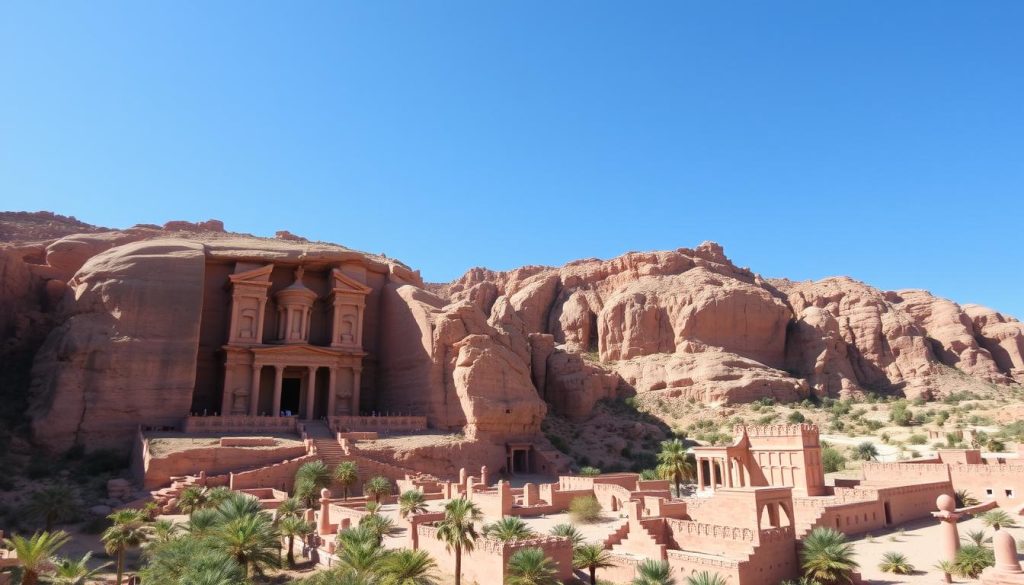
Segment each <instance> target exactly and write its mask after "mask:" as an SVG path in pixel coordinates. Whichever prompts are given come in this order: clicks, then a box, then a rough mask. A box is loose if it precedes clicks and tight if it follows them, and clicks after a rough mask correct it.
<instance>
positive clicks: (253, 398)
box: [249, 364, 263, 416]
mask: <svg viewBox="0 0 1024 585" xmlns="http://www.w3.org/2000/svg"><path fill="white" fill-rule="evenodd" d="M262 371H263V366H262V365H259V364H254V365H253V366H252V384H251V385H250V386H249V416H256V415H258V414H259V408H260V373H261V372H262Z"/></svg>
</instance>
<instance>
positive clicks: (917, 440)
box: [907, 433, 928, 445]
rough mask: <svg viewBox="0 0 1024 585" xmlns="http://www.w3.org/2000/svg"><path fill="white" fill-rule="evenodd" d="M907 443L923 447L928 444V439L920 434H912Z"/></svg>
mask: <svg viewBox="0 0 1024 585" xmlns="http://www.w3.org/2000/svg"><path fill="white" fill-rule="evenodd" d="M907 442H908V443H910V444H911V445H924V444H925V443H927V442H928V437H926V436H925V435H922V434H920V433H914V434H913V435H910V437H909V438H908V439H907Z"/></svg>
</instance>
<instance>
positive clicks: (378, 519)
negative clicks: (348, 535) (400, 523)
mask: <svg viewBox="0 0 1024 585" xmlns="http://www.w3.org/2000/svg"><path fill="white" fill-rule="evenodd" d="M359 526H360V527H363V528H366V529H367V530H369V531H370V532H371V533H373V534H374V536H376V537H377V546H380V545H381V544H383V543H384V537H385V536H388V535H392V534H395V533H397V532H398V527H396V526H395V521H394V520H392V519H391V518H389V517H387V516H381V515H380V514H370V515H368V516H363V517H362V518H361V519H360V520H359Z"/></svg>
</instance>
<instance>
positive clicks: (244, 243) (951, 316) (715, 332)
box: [0, 213, 1024, 461]
mask: <svg viewBox="0 0 1024 585" xmlns="http://www.w3.org/2000/svg"><path fill="white" fill-rule="evenodd" d="M300 261H303V262H307V261H313V262H321V263H328V264H329V263H332V262H355V263H358V264H360V265H361V266H364V268H365V269H366V270H367V274H368V275H369V276H368V277H369V278H370V279H371V281H372V282H370V281H368V282H370V285H371V286H372V287H373V289H374V293H373V294H372V295H371V296H370V299H369V305H368V309H367V310H368V316H367V319H368V321H367V322H368V323H369V324H371V326H369V327H368V328H367V330H366V331H367V332H366V333H365V334H364V336H365V337H366V338H365V339H364V343H365V346H366V347H367V348H368V351H370V354H371V358H370V360H371V361H370V364H368V369H367V372H366V376H365V379H366V380H367V382H366V384H368V385H369V386H368V387H369V388H372V390H373V392H372V396H373V397H374V398H373V399H374V400H376V401H377V402H376V404H375V405H374V406H379V407H381V408H386V409H388V410H391V411H400V412H416V413H422V414H425V415H427V416H428V417H429V419H430V420H431V423H432V424H433V425H434V426H435V428H438V429H445V430H456V429H458V430H461V431H464V434H465V437H467V439H469V440H470V441H473V442H475V444H476V445H477V447H475V448H476V452H477V453H478V454H479V456H480V457H481V458H482V459H485V460H490V459H496V460H498V461H502V460H503V457H504V442H505V441H506V440H508V439H509V438H510V437H516V438H517V439H516V440H532V441H538V442H540V441H542V439H541V438H538V436H539V433H540V429H541V424H542V421H544V420H545V419H546V418H550V417H548V414H549V413H551V412H554V413H555V414H559V415H561V416H562V417H564V418H565V419H569V420H573V421H582V420H586V419H588V418H589V417H591V416H592V413H593V412H594V405H595V404H596V403H597V402H598V401H599V400H601V399H602V398H615V397H626V396H630V395H632V394H634V393H650V394H653V395H657V396H658V397H660V398H664V399H671V398H682V399H693V400H695V401H699V402H702V403H708V404H723V403H738V402H750V401H754V400H757V399H760V398H765V397H772V398H775V399H776V400H779V401H791V400H798V399H803V398H805V397H807V396H808V395H809V394H811V393H814V394H817V395H821V396H826V395H827V396H841V395H849V394H855V393H863V392H866V391H873V392H894V393H905V394H907V395H909V396H913V397H917V396H921V397H925V398H928V397H932V396H938V395H942V394H944V393H946V392H948V391H950V390H952V389H956V388H955V387H954V386H953V385H952V384H962V383H963V380H964V379H965V376H967V377H969V378H970V379H971V381H972V383H978V384H986V385H993V384H994V385H1016V384H1017V383H1018V382H1019V381H1021V380H1024V326H1022V324H1021V323H1020V322H1018V321H1017V320H1015V319H1012V318H1010V317H1005V316H1003V315H1000V314H999V313H997V312H995V311H993V310H990V309H986V308H983V307H978V306H973V305H965V306H960V305H957V304H956V303H954V302H951V301H948V300H945V299H940V298H936V297H934V296H932V295H930V294H928V293H927V292H923V291H897V292H883V291H880V290H877V289H874V288H872V287H870V286H868V285H865V284H862V283H859V282H856V281H853V280H851V279H848V278H830V279H825V280H822V281H819V282H801V283H794V282H790V281H785V280H766V279H763V278H761V277H760V276H758V275H757V274H755V273H753V272H751V271H749V270H747V269H743V268H739V267H737V266H735V265H734V264H733V263H732V262H731V261H730V260H729V259H728V258H727V257H726V256H725V254H724V252H723V250H722V248H721V247H720V246H718V245H717V244H712V243H705V244H702V245H700V246H698V247H697V248H695V249H692V250H691V249H679V250H675V251H668V252H649V253H630V254H626V255H623V256H620V257H618V258H614V259H611V260H596V259H590V260H580V261H576V262H572V263H570V264H567V265H565V266H563V267H561V268H551V267H539V266H529V267H524V268H520V269H517V270H512V271H508V272H493V271H489V270H485V269H479V268H478V269H473V270H470V271H469V272H467V273H466V274H465V275H464V276H463V277H462V278H460V279H458V280H456V281H454V282H452V283H449V284H446V285H431V286H425V285H424V284H423V283H422V281H421V280H420V278H419V275H418V274H417V273H416V272H414V271H412V270H411V269H410V268H409V267H407V266H405V265H404V264H402V263H400V262H397V261H395V260H391V259H388V258H384V257H382V256H375V255H372V254H365V253H362V252H357V251H354V250H350V249H348V248H344V247H342V246H338V245H335V244H327V243H314V242H308V241H306V240H304V239H302V238H300V237H298V236H294V235H292V234H289V233H286V232H279V233H278V234H277V237H275V238H257V237H254V236H249V235H246V234H234V233H229V232H227V231H225V229H224V226H223V224H222V223H221V222H219V221H215V220H211V221H209V222H203V223H188V222H169V223H167V224H165V225H163V226H155V225H138V226H134V227H132V228H129V229H124V230H110V229H105V228H98V227H95V226H90V225H88V224H84V223H82V222H79V221H78V220H75V219H74V218H67V217H62V216H58V215H54V214H51V213H35V214H26V213H0V332H2V335H3V337H2V340H3V341H2V344H0V363H2V364H4V367H3V368H0V404H2V405H3V409H0V415H2V416H3V417H4V419H5V420H6V421H7V422H8V423H10V424H7V425H0V428H12V427H14V426H15V425H17V424H22V423H24V422H25V421H24V420H23V419H24V415H25V413H26V412H30V413H31V414H32V415H33V417H34V428H33V430H34V433H35V436H36V438H37V439H40V440H42V441H43V442H45V443H47V444H48V445H51V446H55V447H60V448H66V447H67V446H69V445H70V444H72V443H74V442H77V441H79V440H80V439H83V438H88V439H90V440H95V441H100V442H103V441H106V442H107V444H118V441H122V440H123V435H124V433H125V432H128V431H130V429H133V428H134V427H135V425H136V424H139V422H143V423H150V424H166V422H165V419H167V420H171V419H173V418H174V417H178V416H184V414H187V412H188V409H189V407H190V401H192V400H194V397H193V395H192V392H193V388H192V384H193V383H194V379H195V372H196V367H197V365H196V361H195V347H196V344H198V343H199V340H198V337H199V321H200V315H201V313H202V312H203V310H204V309H203V305H202V298H203V292H202V289H203V287H204V286H205V285H204V278H205V277H204V276H203V274H204V270H210V268H204V266H207V267H209V266H212V265H214V264H218V263H219V264H229V263H234V262H262V263H266V262H274V263H279V264H280V263H283V264H295V263H297V262H300ZM211 263H213V264H211ZM225 274H226V273H225ZM224 278H226V276H224ZM169 333H171V334H169ZM175 356H179V357H175ZM33 366H34V369H33ZM951 380H952V382H951ZM172 407H173V408H172ZM609 412H611V411H607V412H603V414H602V413H599V414H598V416H603V417H604V418H603V419H602V420H604V421H605V422H606V423H608V424H612V423H614V422H615V419H616V418H617V416H618V415H614V416H613V415H610V414H609ZM19 417H21V418H19ZM592 420H596V419H592ZM616 424H617V423H616ZM629 424H634V423H632V422H631V423H629ZM634 426H635V424H634ZM638 428H639V427H638ZM634 430H635V431H636V432H635V433H634V434H643V435H646V434H649V433H647V431H645V430H643V429H641V430H636V429H634ZM0 439H2V437H0ZM492 451H493V452H492Z"/></svg>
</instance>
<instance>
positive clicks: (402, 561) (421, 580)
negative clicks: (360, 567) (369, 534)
mask: <svg viewBox="0 0 1024 585" xmlns="http://www.w3.org/2000/svg"><path fill="white" fill-rule="evenodd" d="M436 569H437V563H435V562H434V559H432V558H430V555H429V554H428V553H427V551H423V550H409V549H407V548H403V549H399V550H396V551H394V552H392V553H391V554H389V555H388V556H387V557H386V558H385V559H384V560H383V561H382V562H381V566H380V574H381V576H382V577H383V578H384V579H383V583H384V584H385V585H438V581H437V578H436V576H435V571H436Z"/></svg>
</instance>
